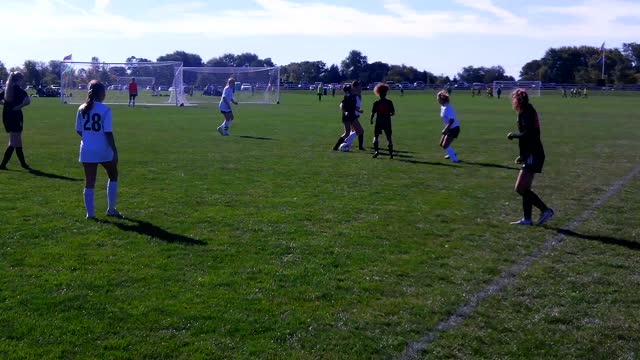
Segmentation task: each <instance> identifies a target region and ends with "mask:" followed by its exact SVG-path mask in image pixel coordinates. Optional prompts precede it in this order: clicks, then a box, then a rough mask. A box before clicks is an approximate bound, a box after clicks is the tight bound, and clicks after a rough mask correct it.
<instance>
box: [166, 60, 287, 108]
mask: <svg viewBox="0 0 640 360" xmlns="http://www.w3.org/2000/svg"><path fill="white" fill-rule="evenodd" d="M182 70H183V75H182V80H183V82H184V83H183V91H182V93H181V94H179V93H176V94H178V95H179V96H180V95H181V96H182V98H178V99H175V102H176V103H178V104H184V105H185V106H187V105H191V104H202V103H217V102H218V101H220V96H221V95H222V90H223V89H224V87H225V86H226V84H227V80H228V79H229V78H234V79H236V85H235V89H234V90H235V91H234V95H233V97H234V99H235V100H236V101H237V102H239V103H244V104H277V103H279V102H280V68H279V67H277V66H276V67H183V68H182ZM174 96H175V94H173V93H172V94H171V97H172V98H173V97H174Z"/></svg>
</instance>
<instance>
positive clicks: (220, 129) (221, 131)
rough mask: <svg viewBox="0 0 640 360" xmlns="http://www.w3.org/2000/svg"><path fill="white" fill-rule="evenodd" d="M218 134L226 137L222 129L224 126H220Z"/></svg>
mask: <svg viewBox="0 0 640 360" xmlns="http://www.w3.org/2000/svg"><path fill="white" fill-rule="evenodd" d="M218 132H219V133H220V135H222V136H224V130H223V129H222V125H220V126H218Z"/></svg>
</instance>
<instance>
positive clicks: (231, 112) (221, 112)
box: [220, 110, 233, 115]
mask: <svg viewBox="0 0 640 360" xmlns="http://www.w3.org/2000/svg"><path fill="white" fill-rule="evenodd" d="M220 114H222V115H224V114H231V115H233V111H231V110H230V111H222V110H220Z"/></svg>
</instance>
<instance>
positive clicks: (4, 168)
mask: <svg viewBox="0 0 640 360" xmlns="http://www.w3.org/2000/svg"><path fill="white" fill-rule="evenodd" d="M0 170H8V169H7V167H6V166H5V165H0Z"/></svg>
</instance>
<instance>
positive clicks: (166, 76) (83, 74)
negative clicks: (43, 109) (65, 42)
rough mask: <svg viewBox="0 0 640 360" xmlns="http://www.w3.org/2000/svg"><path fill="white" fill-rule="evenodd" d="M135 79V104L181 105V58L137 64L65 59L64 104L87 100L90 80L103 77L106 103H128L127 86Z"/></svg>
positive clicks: (62, 69)
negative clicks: (136, 87)
mask: <svg viewBox="0 0 640 360" xmlns="http://www.w3.org/2000/svg"><path fill="white" fill-rule="evenodd" d="M133 78H135V79H136V83H137V84H138V96H137V97H136V105H173V106H178V105H180V103H178V102H177V101H176V99H179V98H181V97H182V94H181V91H182V86H180V84H182V62H181V61H165V62H136V63H108V62H68V61H65V62H63V63H62V64H61V68H60V92H61V101H62V102H63V103H65V104H82V103H84V102H85V100H86V98H87V86H88V84H89V82H90V81H91V80H100V81H101V82H102V83H103V84H104V85H105V87H106V88H107V96H106V98H105V100H104V102H105V104H128V102H129V87H128V85H129V82H131V79H133ZM176 89H177V90H176ZM176 93H177V97H176V96H175V94H176ZM172 95H174V96H172Z"/></svg>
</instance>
